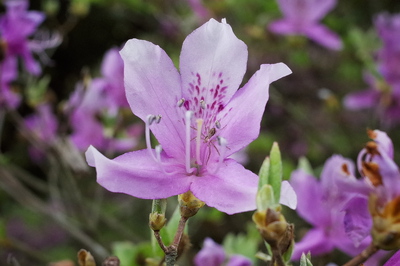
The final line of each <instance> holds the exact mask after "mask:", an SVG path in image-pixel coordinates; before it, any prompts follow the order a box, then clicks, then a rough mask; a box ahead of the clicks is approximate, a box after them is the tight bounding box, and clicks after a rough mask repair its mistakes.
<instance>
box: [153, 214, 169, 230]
mask: <svg viewBox="0 0 400 266" xmlns="http://www.w3.org/2000/svg"><path fill="white" fill-rule="evenodd" d="M166 222H167V219H166V218H165V215H164V214H162V213H157V212H152V213H150V215H149V226H150V228H151V230H153V231H160V230H161V228H163V227H164V225H165V223H166Z"/></svg>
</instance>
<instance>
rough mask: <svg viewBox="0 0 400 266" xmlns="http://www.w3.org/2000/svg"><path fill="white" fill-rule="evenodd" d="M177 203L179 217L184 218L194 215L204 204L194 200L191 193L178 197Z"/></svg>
mask: <svg viewBox="0 0 400 266" xmlns="http://www.w3.org/2000/svg"><path fill="white" fill-rule="evenodd" d="M178 202H179V207H180V211H181V216H182V217H185V218H189V217H192V216H193V215H195V214H196V213H197V212H198V211H199V210H200V208H201V207H203V206H204V204H205V203H204V202H202V201H201V200H199V199H198V198H196V197H195V196H194V195H193V193H192V192H191V191H188V192H185V193H183V194H180V195H178Z"/></svg>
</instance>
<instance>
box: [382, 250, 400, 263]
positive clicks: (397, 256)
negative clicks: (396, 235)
mask: <svg viewBox="0 0 400 266" xmlns="http://www.w3.org/2000/svg"><path fill="white" fill-rule="evenodd" d="M384 266H400V251H397V252H396V253H395V254H394V255H393V256H392V257H391V258H390V259H389V260H388V261H387V262H386V263H385V265H384Z"/></svg>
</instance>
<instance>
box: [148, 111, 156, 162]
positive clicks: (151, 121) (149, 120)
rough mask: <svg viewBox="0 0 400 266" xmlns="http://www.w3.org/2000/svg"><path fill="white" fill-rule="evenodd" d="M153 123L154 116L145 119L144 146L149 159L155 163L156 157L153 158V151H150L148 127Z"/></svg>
mask: <svg viewBox="0 0 400 266" xmlns="http://www.w3.org/2000/svg"><path fill="white" fill-rule="evenodd" d="M154 121H155V116H154V115H148V116H147V119H146V123H145V124H146V128H145V137H146V146H147V150H148V151H149V153H150V155H151V157H153V159H154V160H155V161H157V158H156V156H154V153H153V150H152V149H151V141H150V125H151V124H152V123H153V122H154Z"/></svg>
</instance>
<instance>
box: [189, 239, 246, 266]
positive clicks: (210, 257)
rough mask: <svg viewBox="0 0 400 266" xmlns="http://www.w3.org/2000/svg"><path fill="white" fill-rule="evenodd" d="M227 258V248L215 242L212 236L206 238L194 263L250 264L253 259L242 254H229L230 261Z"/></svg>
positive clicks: (211, 264) (197, 264)
mask: <svg viewBox="0 0 400 266" xmlns="http://www.w3.org/2000/svg"><path fill="white" fill-rule="evenodd" d="M225 260H226V254H225V250H224V248H223V247H222V246H220V245H218V244H217V243H215V242H214V241H213V240H212V239H211V238H206V239H205V240H204V245H203V248H202V249H201V250H200V251H199V253H197V255H196V256H195V257H194V264H195V265H196V266H204V265H207V266H221V265H226V266H250V265H251V260H250V259H248V258H246V257H245V256H242V255H238V254H235V255H232V256H229V259H228V261H227V262H226V264H224V262H225Z"/></svg>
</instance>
